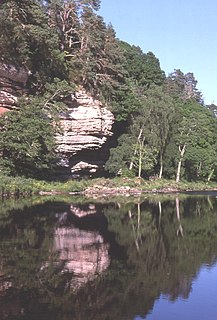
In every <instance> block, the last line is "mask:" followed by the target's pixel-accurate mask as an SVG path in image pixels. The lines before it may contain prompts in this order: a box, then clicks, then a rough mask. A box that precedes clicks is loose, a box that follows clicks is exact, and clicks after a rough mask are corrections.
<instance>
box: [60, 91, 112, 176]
mask: <svg viewBox="0 0 217 320" xmlns="http://www.w3.org/2000/svg"><path fill="white" fill-rule="evenodd" d="M113 123H114V116H113V114H112V113H111V112H110V111H109V110H108V109H106V108H105V107H104V106H103V105H102V103H101V102H100V101H98V100H94V99H93V98H92V97H91V96H89V95H88V94H87V93H86V92H85V91H82V90H80V91H78V92H76V93H75V94H74V96H73V97H72V100H71V101H70V102H68V111H67V112H65V113H64V114H62V115H61V126H62V128H63V134H61V135H58V136H57V142H58V152H60V154H61V155H62V157H61V165H62V166H65V167H69V168H70V170H71V173H74V172H80V171H84V170H86V171H89V172H95V171H97V169H98V167H99V166H100V164H99V163H100V157H99V152H98V151H99V149H101V148H102V146H103V145H104V144H105V142H106V141H107V138H108V137H109V136H111V135H112V125H113ZM82 151H85V152H82ZM94 154H95V156H94Z"/></svg>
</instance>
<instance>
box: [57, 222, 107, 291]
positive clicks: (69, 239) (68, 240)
mask: <svg viewBox="0 0 217 320" xmlns="http://www.w3.org/2000/svg"><path fill="white" fill-rule="evenodd" d="M108 249H109V245H108V244H105V243H104V240H103V237H102V236H101V235H99V234H98V233H97V232H90V231H89V232H88V231H83V230H80V229H78V228H73V227H71V228H64V227H62V228H57V229H55V232H54V247H53V250H54V251H55V252H56V251H57V252H59V256H58V261H59V263H61V262H63V261H64V267H63V269H62V272H70V273H72V274H73V277H72V280H71V287H72V288H74V289H75V288H78V287H79V286H80V285H81V284H84V283H86V282H87V281H90V280H93V279H94V278H95V277H96V276H97V275H99V274H100V273H101V272H103V271H104V270H105V269H107V268H108V266H109V262H110V259H109V254H108Z"/></svg>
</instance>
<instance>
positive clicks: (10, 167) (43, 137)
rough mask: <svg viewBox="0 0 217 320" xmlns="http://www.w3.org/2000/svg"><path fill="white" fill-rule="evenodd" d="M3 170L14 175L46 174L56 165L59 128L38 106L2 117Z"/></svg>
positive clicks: (29, 106)
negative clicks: (57, 132) (56, 132)
mask: <svg viewBox="0 0 217 320" xmlns="http://www.w3.org/2000/svg"><path fill="white" fill-rule="evenodd" d="M0 128H1V136H0V153H1V160H0V163H1V164H0V168H1V170H2V171H6V172H8V173H9V174H11V175H16V174H19V175H25V176H35V175H36V176H37V175H43V174H45V173H46V171H48V169H52V168H53V166H54V165H55V158H56V154H55V147H56V145H55V128H54V127H53V126H52V124H51V120H50V119H49V118H48V117H47V115H46V114H45V113H44V112H43V110H41V109H40V107H39V106H38V105H35V104H34V103H33V104H31V105H25V106H23V107H22V108H21V110H20V111H19V112H15V111H12V112H10V113H7V115H6V116H4V117H1V118H0Z"/></svg>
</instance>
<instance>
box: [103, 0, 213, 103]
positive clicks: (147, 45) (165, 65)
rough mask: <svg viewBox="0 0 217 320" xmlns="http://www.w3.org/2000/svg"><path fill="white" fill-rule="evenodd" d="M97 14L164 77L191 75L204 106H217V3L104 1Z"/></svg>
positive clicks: (200, 0) (205, 0)
mask: <svg viewBox="0 0 217 320" xmlns="http://www.w3.org/2000/svg"><path fill="white" fill-rule="evenodd" d="M99 14H100V15H101V16H103V17H104V20H105V22H106V23H109V22H111V24H112V25H113V27H114V29H115V31H116V35H117V37H118V38H119V39H121V40H124V41H126V42H128V43H130V44H134V45H138V46H140V48H141V49H142V50H143V51H144V52H145V53H146V52H148V51H152V52H153V53H154V54H155V56H156V57H157V58H158V59H159V60H160V64H161V68H162V69H163V70H164V71H165V72H166V74H168V73H170V72H172V71H173V70H174V69H181V70H182V71H183V72H184V73H187V72H193V73H194V75H195V78H196V80H198V85H197V87H198V89H199V90H200V91H202V93H203V97H204V99H205V102H206V103H207V104H209V103H212V102H214V103H216V104H217V0H101V9H100V11H99Z"/></svg>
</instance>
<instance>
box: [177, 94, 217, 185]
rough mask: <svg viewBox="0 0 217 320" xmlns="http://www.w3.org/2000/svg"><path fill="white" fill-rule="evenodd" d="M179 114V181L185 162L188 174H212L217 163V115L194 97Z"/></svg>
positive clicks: (195, 175)
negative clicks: (216, 154) (215, 116)
mask: <svg viewBox="0 0 217 320" xmlns="http://www.w3.org/2000/svg"><path fill="white" fill-rule="evenodd" d="M179 117H180V118H179V120H178V122H177V123H176V126H177V127H176V130H177V131H176V133H175V141H176V145H177V148H178V151H179V156H178V157H177V163H178V164H177V172H176V182H179V180H180V176H181V168H182V166H183V163H184V164H185V166H184V167H185V169H186V175H187V176H188V178H191V179H197V178H203V177H205V176H206V177H207V178H208V176H209V175H210V173H211V171H212V170H213V168H214V166H215V163H216V160H215V159H216V156H215V152H216V151H215V143H216V142H215V141H216V132H217V130H216V125H217V124H216V119H215V118H214V116H213V115H212V113H211V112H209V111H208V110H207V109H206V108H205V107H203V106H200V105H199V104H198V103H196V102H195V101H194V100H192V101H189V102H188V103H185V104H184V105H180V109H179ZM211 150H212V151H211Z"/></svg>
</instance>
